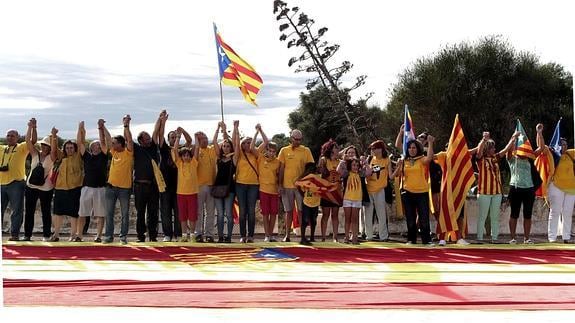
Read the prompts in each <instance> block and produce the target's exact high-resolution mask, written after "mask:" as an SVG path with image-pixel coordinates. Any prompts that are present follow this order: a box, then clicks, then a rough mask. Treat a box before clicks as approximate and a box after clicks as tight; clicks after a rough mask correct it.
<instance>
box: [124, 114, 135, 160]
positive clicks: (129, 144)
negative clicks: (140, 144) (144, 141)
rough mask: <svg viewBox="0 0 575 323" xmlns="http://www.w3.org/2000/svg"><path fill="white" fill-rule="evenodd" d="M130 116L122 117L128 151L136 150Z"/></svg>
mask: <svg viewBox="0 0 575 323" xmlns="http://www.w3.org/2000/svg"><path fill="white" fill-rule="evenodd" d="M131 120H132V118H130V115H129V114H126V116H125V117H124V118H123V119H122V123H123V124H124V137H125V138H126V149H128V151H134V140H133V139H132V132H131V131H130V121H131Z"/></svg>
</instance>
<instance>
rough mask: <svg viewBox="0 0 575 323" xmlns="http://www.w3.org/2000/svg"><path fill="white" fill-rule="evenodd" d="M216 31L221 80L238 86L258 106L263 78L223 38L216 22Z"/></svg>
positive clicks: (248, 99) (250, 101)
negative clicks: (257, 97) (258, 96)
mask: <svg viewBox="0 0 575 323" xmlns="http://www.w3.org/2000/svg"><path fill="white" fill-rule="evenodd" d="M214 33H215V36H216V49H217V51H218V65H219V68H220V80H221V82H222V83H224V84H226V85H231V86H237V87H238V88H239V89H240V91H241V92H242V95H243V96H244V99H245V100H246V101H248V102H249V103H251V104H253V105H255V106H257V104H256V96H257V95H258V92H259V91H260V88H261V87H262V85H263V81H262V78H261V77H260V76H259V75H258V74H257V73H256V70H255V69H254V68H253V67H252V66H251V65H250V64H248V62H246V61H245V60H244V59H242V58H241V57H240V56H239V55H238V54H236V52H235V51H234V50H233V49H232V48H231V47H230V46H229V45H228V44H226V43H225V42H224V41H223V40H222V37H221V36H220V33H219V32H218V29H217V27H216V24H214Z"/></svg>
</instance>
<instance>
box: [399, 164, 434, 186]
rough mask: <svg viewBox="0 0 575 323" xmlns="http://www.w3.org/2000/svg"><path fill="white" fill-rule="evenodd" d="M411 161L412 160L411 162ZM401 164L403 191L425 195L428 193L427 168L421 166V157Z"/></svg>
mask: <svg viewBox="0 0 575 323" xmlns="http://www.w3.org/2000/svg"><path fill="white" fill-rule="evenodd" d="M412 161H413V160H412ZM412 161H410V160H409V159H406V160H405V161H404V162H403V189H404V190H406V191H408V192H411V193H427V191H429V183H428V180H427V178H428V176H429V167H427V166H426V165H423V157H420V158H418V159H416V160H414V161H413V165H412Z"/></svg>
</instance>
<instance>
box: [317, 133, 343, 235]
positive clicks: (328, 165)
mask: <svg viewBox="0 0 575 323" xmlns="http://www.w3.org/2000/svg"><path fill="white" fill-rule="evenodd" d="M339 162H340V160H339V146H338V145H337V142H335V140H333V139H330V140H328V141H327V142H326V143H324V144H323V145H322V146H321V158H320V160H319V165H318V170H319V172H320V174H321V177H322V178H324V179H327V180H329V181H330V182H332V183H338V184H339V183H341V175H340V174H339V173H338V171H337V166H338V165H339ZM337 194H339V196H341V184H340V188H339V189H338V190H337ZM340 207H341V205H340V204H335V203H333V202H331V201H328V200H326V199H321V241H322V242H323V241H325V239H326V234H327V221H328V220H329V219H330V218H331V228H332V238H333V242H337V235H338V229H339V208H340Z"/></svg>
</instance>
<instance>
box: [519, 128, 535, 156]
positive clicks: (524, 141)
mask: <svg viewBox="0 0 575 323" xmlns="http://www.w3.org/2000/svg"><path fill="white" fill-rule="evenodd" d="M515 132H519V137H517V141H516V142H515V154H516V155H517V156H519V157H527V158H531V159H535V154H534V153H533V146H531V142H530V141H529V138H527V134H526V133H525V129H523V126H522V125H521V121H519V119H517V125H516V126H515Z"/></svg>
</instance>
